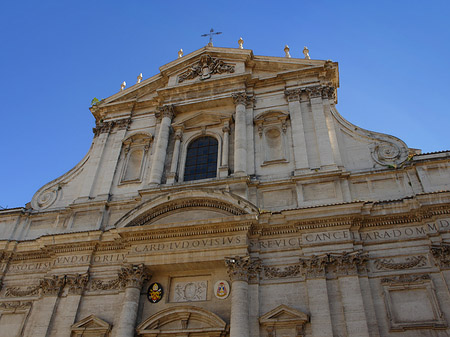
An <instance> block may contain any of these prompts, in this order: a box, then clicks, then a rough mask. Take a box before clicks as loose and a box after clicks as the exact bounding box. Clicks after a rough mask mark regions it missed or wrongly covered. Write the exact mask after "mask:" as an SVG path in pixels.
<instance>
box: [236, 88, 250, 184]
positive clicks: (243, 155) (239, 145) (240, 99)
mask: <svg viewBox="0 0 450 337" xmlns="http://www.w3.org/2000/svg"><path fill="white" fill-rule="evenodd" d="M250 99H251V98H250V96H248V95H247V94H246V93H245V92H240V93H235V94H233V101H234V104H235V105H236V113H235V118H234V119H235V127H234V175H236V176H245V175H247V122H246V118H245V113H246V105H247V104H248V102H249V100H250Z"/></svg>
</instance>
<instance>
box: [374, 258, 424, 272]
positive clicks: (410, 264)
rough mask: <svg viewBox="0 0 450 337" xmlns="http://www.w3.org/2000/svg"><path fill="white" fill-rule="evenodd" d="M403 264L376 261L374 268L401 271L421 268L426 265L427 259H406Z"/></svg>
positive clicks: (386, 260) (383, 260)
mask: <svg viewBox="0 0 450 337" xmlns="http://www.w3.org/2000/svg"><path fill="white" fill-rule="evenodd" d="M405 260H406V261H405V262H393V260H392V259H378V260H376V261H375V268H377V269H378V270H381V269H390V270H401V269H411V268H414V267H423V266H425V265H426V261H427V258H426V257H425V256H423V255H419V256H412V257H407V258H406V259H405Z"/></svg>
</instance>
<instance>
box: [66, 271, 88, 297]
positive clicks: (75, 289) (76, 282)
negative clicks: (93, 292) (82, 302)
mask: <svg viewBox="0 0 450 337" xmlns="http://www.w3.org/2000/svg"><path fill="white" fill-rule="evenodd" d="M88 281H89V274H88V273H85V274H75V275H67V276H66V286H67V287H68V288H69V294H75V295H81V293H82V292H83V290H84V288H85V287H86V285H87V283H88Z"/></svg>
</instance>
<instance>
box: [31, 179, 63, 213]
mask: <svg viewBox="0 0 450 337" xmlns="http://www.w3.org/2000/svg"><path fill="white" fill-rule="evenodd" d="M59 190H61V186H59V185H57V186H52V187H51V188H49V189H47V190H44V191H42V192H41V193H39V195H38V196H37V198H36V202H37V204H38V206H39V207H40V208H42V209H45V208H47V207H49V206H51V205H52V204H53V203H54V202H55V201H56V199H57V198H58V194H59Z"/></svg>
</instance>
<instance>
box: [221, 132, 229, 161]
mask: <svg viewBox="0 0 450 337" xmlns="http://www.w3.org/2000/svg"><path fill="white" fill-rule="evenodd" d="M229 143H230V129H229V128H228V127H224V128H223V147H222V166H224V167H228V148H229V146H230V145H229Z"/></svg>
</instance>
